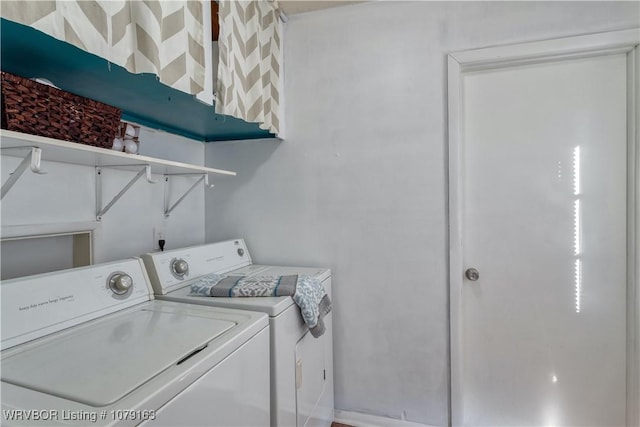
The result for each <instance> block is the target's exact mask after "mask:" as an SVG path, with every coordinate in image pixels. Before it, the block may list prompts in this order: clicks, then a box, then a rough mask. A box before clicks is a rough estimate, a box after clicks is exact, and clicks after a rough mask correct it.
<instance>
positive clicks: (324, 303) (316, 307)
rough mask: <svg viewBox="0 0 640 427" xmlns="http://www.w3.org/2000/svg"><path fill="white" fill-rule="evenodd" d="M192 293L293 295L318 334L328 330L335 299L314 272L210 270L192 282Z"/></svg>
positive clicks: (314, 331)
mask: <svg viewBox="0 0 640 427" xmlns="http://www.w3.org/2000/svg"><path fill="white" fill-rule="evenodd" d="M191 295H198V296H207V297H280V296H290V297H292V298H293V301H294V302H295V303H296V304H297V305H298V307H300V313H301V314H302V318H303V319H304V322H305V323H306V325H307V326H308V327H309V331H310V332H311V334H312V335H313V336H314V337H316V338H317V337H319V336H320V335H322V334H323V333H324V330H325V326H324V321H323V320H322V319H323V318H324V316H326V315H327V313H329V312H330V311H331V300H330V299H329V295H327V293H326V292H325V290H324V286H322V283H321V282H320V280H318V279H317V278H315V277H312V276H304V275H291V276H225V275H221V274H215V273H212V274H207V275H205V276H202V277H201V278H200V279H198V280H196V281H195V282H193V283H192V284H191Z"/></svg>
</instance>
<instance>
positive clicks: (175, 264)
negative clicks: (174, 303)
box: [171, 258, 189, 278]
mask: <svg viewBox="0 0 640 427" xmlns="http://www.w3.org/2000/svg"><path fill="white" fill-rule="evenodd" d="M171 272H172V273H173V275H174V276H176V277H178V278H182V277H184V275H185V274H187V273H189V264H188V263H187V261H185V260H183V259H181V258H179V259H174V260H173V261H171Z"/></svg>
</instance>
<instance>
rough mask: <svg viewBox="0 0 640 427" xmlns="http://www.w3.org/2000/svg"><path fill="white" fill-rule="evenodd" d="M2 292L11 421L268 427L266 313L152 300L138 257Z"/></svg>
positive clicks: (5, 397)
mask: <svg viewBox="0 0 640 427" xmlns="http://www.w3.org/2000/svg"><path fill="white" fill-rule="evenodd" d="M0 286H1V287H0V289H1V297H2V302H1V304H2V314H1V316H2V353H1V368H2V372H1V376H2V382H1V392H2V393H1V396H2V399H1V400H2V422H1V424H2V425H47V426H50V425H84V426H87V425H127V426H131V425H146V426H186V425H189V426H261V425H267V424H268V423H269V421H270V414H269V412H270V388H269V387H270V382H269V327H268V325H269V323H268V318H267V316H266V315H265V314H264V313H258V312H251V311H241V310H228V309H224V308H216V307H205V306H195V305H186V304H179V303H175V302H170V301H157V300H154V297H153V292H152V289H151V286H150V283H149V279H148V276H147V274H146V271H145V268H144V264H143V262H142V260H141V259H139V258H132V259H128V260H123V261H119V262H112V263H107V264H100V265H95V266H90V267H83V268H77V269H71V270H64V271H59V272H54V273H47V274H41V275H37V276H30V277H24V278H17V279H12V280H6V281H3V282H1V284H0Z"/></svg>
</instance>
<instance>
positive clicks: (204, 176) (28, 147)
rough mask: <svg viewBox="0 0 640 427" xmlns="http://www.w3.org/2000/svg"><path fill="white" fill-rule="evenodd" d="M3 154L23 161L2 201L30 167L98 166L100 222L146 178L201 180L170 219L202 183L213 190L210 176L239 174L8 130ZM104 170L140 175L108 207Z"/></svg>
mask: <svg viewBox="0 0 640 427" xmlns="http://www.w3.org/2000/svg"><path fill="white" fill-rule="evenodd" d="M0 151H1V152H2V155H3V156H13V157H20V158H22V159H23V160H22V162H21V163H20V164H19V165H18V167H17V168H16V169H15V171H14V172H13V173H12V174H11V175H10V176H9V178H8V179H7V180H6V182H4V183H3V184H2V198H4V196H5V195H6V194H7V193H8V192H9V190H10V189H11V187H12V186H13V185H14V184H15V183H16V182H17V181H18V180H19V179H20V176H21V175H22V174H23V173H24V172H25V171H26V169H27V167H29V168H30V169H31V171H32V172H34V173H38V174H44V173H46V171H45V170H43V167H42V165H41V161H52V162H60V163H69V164H74V165H84V166H92V167H95V168H96V174H97V175H96V176H97V178H96V217H97V219H98V220H100V219H101V218H102V215H104V214H105V213H106V212H107V210H109V209H110V208H111V207H112V206H113V205H114V204H115V203H116V202H117V201H118V199H120V197H122V196H123V195H124V194H125V193H126V192H127V190H128V189H129V188H130V187H131V186H132V185H133V184H134V183H135V182H136V181H137V180H138V179H139V178H140V177H142V176H143V175H146V179H147V181H148V182H149V183H151V184H153V183H156V182H158V181H157V180H154V179H153V178H152V175H153V174H158V175H164V176H165V179H164V180H162V181H163V182H165V183H166V181H167V179H166V177H168V176H175V175H180V176H185V175H187V176H188V175H193V176H196V177H198V178H199V179H198V181H197V182H196V183H195V184H194V185H193V186H192V187H191V188H190V189H189V190H188V191H187V192H186V193H185V194H183V195H182V196H181V197H179V198H178V200H177V202H176V203H175V204H174V205H173V206H171V208H169V209H168V208H167V207H166V206H165V215H167V216H168V214H169V212H170V211H171V210H173V209H175V207H176V206H177V205H178V204H179V203H180V202H181V201H182V200H183V199H184V198H185V197H186V196H187V194H189V193H190V192H191V191H192V190H193V189H194V188H195V186H196V185H197V184H198V183H200V182H201V181H204V182H205V186H206V187H209V188H210V187H213V185H212V184H209V176H210V175H227V176H235V175H236V173H235V172H232V171H228V170H224V169H214V168H207V167H204V166H197V165H191V164H187V163H180V162H174V161H171V160H164V159H157V158H153V157H147V156H141V155H137V154H127V153H123V152H118V151H111V150H107V149H104V148H99V147H92V146H90V145H84V144H77V143H74V142H68V141H61V140H57V139H52V138H47V137H42V136H37V135H29V134H24V133H20V132H14V131H10V130H5V129H2V130H0ZM104 168H113V169H120V170H129V171H135V172H138V174H137V175H136V176H135V177H134V178H133V179H132V180H131V181H130V182H129V183H128V184H127V185H126V186H125V187H124V188H123V189H122V190H121V191H120V192H119V193H118V194H117V195H116V196H115V197H113V199H112V200H111V201H110V202H109V203H107V204H105V205H103V204H102V180H101V178H100V175H101V170H102V169H104ZM165 185H166V184H165Z"/></svg>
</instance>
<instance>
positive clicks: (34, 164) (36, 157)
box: [0, 147, 47, 200]
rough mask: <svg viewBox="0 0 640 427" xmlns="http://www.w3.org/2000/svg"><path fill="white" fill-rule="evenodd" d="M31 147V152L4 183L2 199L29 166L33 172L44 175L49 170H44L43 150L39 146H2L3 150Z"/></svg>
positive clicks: (0, 197)
mask: <svg viewBox="0 0 640 427" xmlns="http://www.w3.org/2000/svg"><path fill="white" fill-rule="evenodd" d="M24 149H29V153H28V154H27V155H26V156H25V157H24V159H22V161H21V162H20V164H19V165H18V167H17V168H16V169H15V170H14V171H13V173H11V175H10V176H9V178H8V179H7V181H6V182H5V183H4V184H2V192H1V194H0V200H1V199H4V196H6V195H7V193H8V192H9V190H11V187H13V185H14V184H15V183H16V182H18V180H19V179H20V177H21V176H22V174H23V173H24V171H26V170H27V167H29V169H31V172H33V173H36V174H39V175H44V174H46V173H47V172H45V171H43V170H42V165H41V163H42V150H41V149H40V148H38V147H15V148H12V147H8V148H2V150H24Z"/></svg>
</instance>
